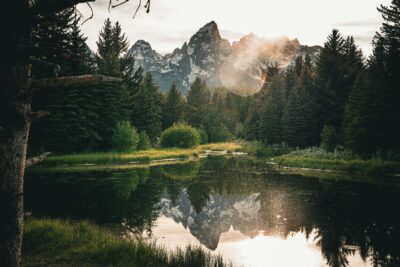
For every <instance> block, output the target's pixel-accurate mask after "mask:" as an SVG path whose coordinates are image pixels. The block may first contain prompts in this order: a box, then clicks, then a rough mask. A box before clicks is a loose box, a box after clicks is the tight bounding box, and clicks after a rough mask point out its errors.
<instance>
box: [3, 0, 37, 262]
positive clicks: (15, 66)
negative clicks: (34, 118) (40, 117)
mask: <svg viewBox="0 0 400 267" xmlns="http://www.w3.org/2000/svg"><path fill="white" fill-rule="evenodd" d="M3 8H4V10H5V11H6V13H7V14H5V18H6V19H9V21H1V24H2V31H1V32H2V36H3V38H2V41H1V45H0V53H1V60H0V86H1V87H0V88H1V89H0V212H1V215H0V266H19V265H20V260H21V259H20V257H21V242H22V226H23V224H22V222H23V176H24V170H25V157H26V147H27V140H28V134H29V127H30V118H29V117H30V113H31V106H30V94H31V92H30V84H29V66H28V64H27V62H28V61H27V59H28V55H27V54H26V53H27V49H26V48H27V45H28V42H29V38H30V21H29V19H28V17H29V16H28V12H29V5H28V1H27V0H13V1H5V3H4V6H3ZM3 19H4V18H3ZM3 19H2V20H3Z"/></svg>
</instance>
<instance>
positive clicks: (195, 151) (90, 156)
mask: <svg viewBox="0 0 400 267" xmlns="http://www.w3.org/2000/svg"><path fill="white" fill-rule="evenodd" d="M207 150H213V151H225V150H226V151H228V152H233V151H241V150H243V146H242V145H241V144H239V143H215V144H206V145H200V146H198V147H195V148H191V149H178V148H170V149H150V150H143V151H133V152H126V153H118V152H101V153H81V154H68V155H54V156H50V157H48V158H46V159H45V160H44V161H43V162H42V163H41V166H59V165H76V164H113V163H131V162H149V161H154V160H163V159H186V158H190V157H193V156H198V155H199V154H202V153H205V152H206V151H207Z"/></svg>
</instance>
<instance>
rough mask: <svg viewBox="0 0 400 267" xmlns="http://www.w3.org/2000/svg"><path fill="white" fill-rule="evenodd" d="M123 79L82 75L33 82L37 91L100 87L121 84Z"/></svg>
mask: <svg viewBox="0 0 400 267" xmlns="http://www.w3.org/2000/svg"><path fill="white" fill-rule="evenodd" d="M122 81H123V79H121V78H116V77H108V76H103V75H82V76H69V77H57V78H49V79H40V80H33V81H32V86H33V87H34V88H35V89H39V90H41V89H47V88H56V87H65V86H77V85H100V84H103V83H121V82H122Z"/></svg>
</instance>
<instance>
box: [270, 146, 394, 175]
mask: <svg viewBox="0 0 400 267" xmlns="http://www.w3.org/2000/svg"><path fill="white" fill-rule="evenodd" d="M271 161H272V162H275V163H277V164H278V165H280V166H284V167H294V168H309V169H319V170H332V171H341V172H348V173H366V174H396V173H400V161H389V160H381V159H368V160H363V159H360V158H358V157H357V156H354V155H352V154H350V153H347V152H332V153H329V152H325V151H324V150H322V149H319V148H308V149H303V150H296V151H292V152H290V153H288V154H285V155H281V156H279V157H274V158H271Z"/></svg>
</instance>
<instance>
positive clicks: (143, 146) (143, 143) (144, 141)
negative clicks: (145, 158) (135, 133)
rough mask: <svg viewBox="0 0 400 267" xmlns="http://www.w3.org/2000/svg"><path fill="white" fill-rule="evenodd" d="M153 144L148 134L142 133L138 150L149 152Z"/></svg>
mask: <svg viewBox="0 0 400 267" xmlns="http://www.w3.org/2000/svg"><path fill="white" fill-rule="evenodd" d="M150 145H151V142H150V137H149V136H148V135H147V134H146V132H145V131H142V132H140V134H139V141H138V143H137V149H138V150H147V149H149V148H150Z"/></svg>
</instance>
